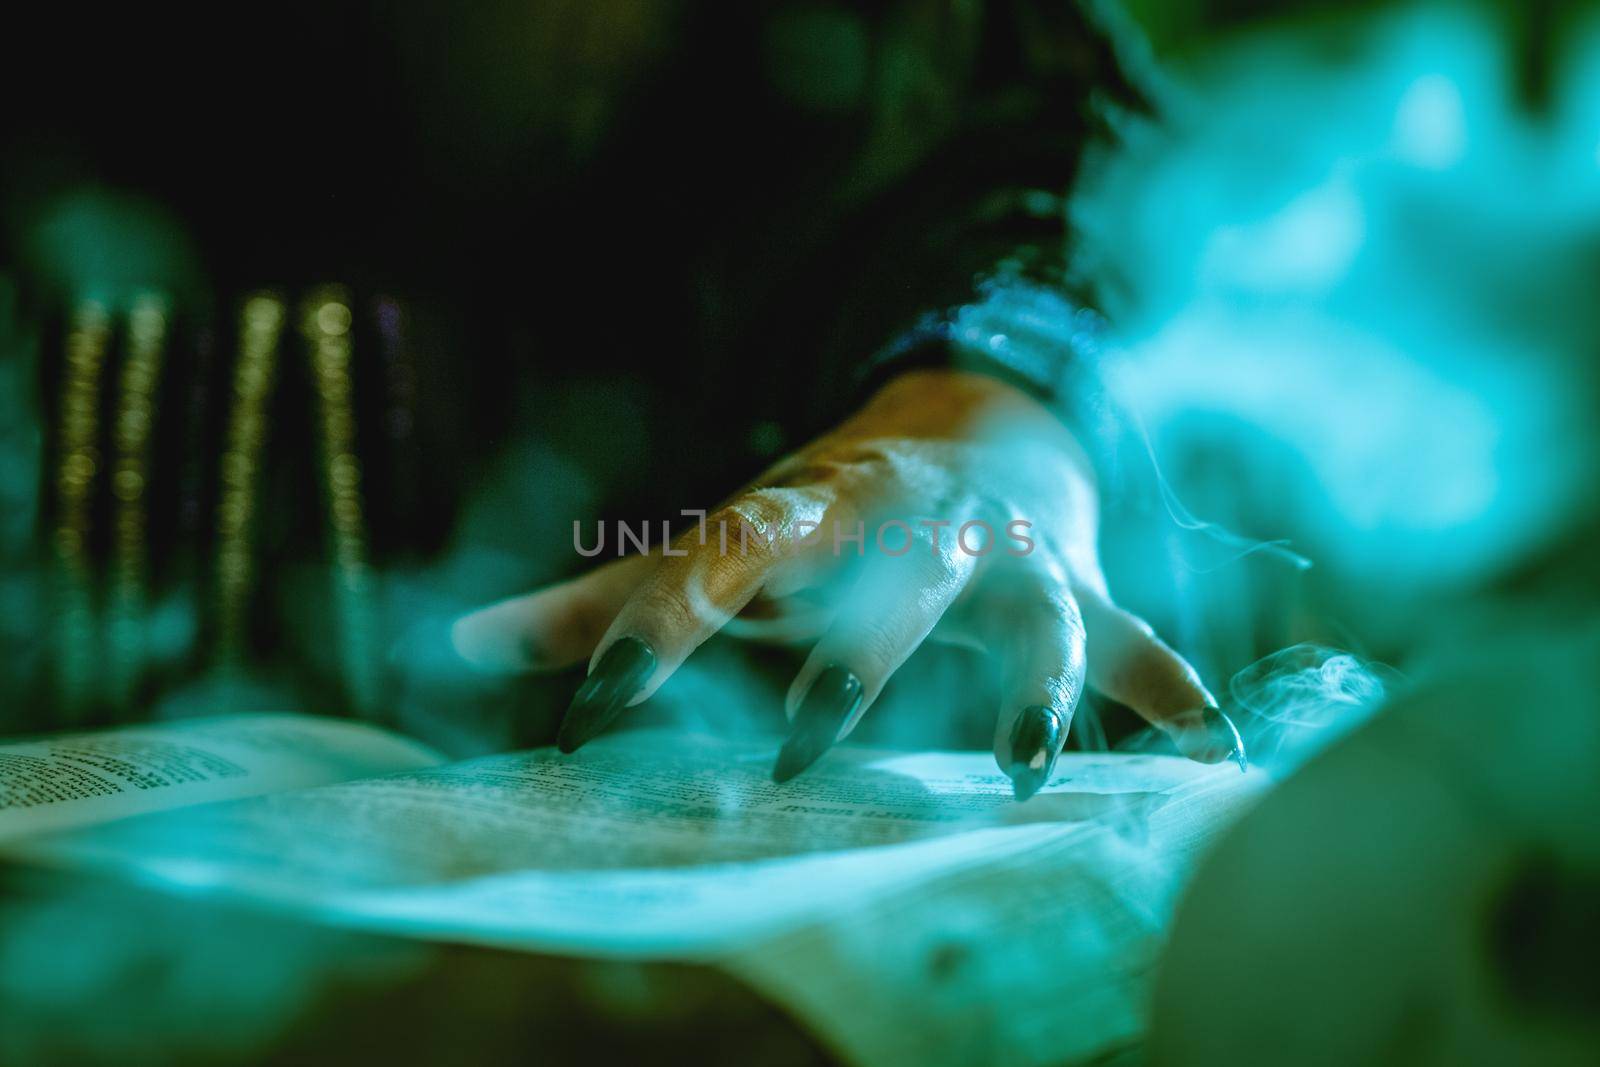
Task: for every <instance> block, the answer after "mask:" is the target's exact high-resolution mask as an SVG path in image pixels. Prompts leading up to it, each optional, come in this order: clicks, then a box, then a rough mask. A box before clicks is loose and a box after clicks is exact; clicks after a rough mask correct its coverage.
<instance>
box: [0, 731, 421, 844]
mask: <svg viewBox="0 0 1600 1067" xmlns="http://www.w3.org/2000/svg"><path fill="white" fill-rule="evenodd" d="M440 762H443V760H442V758H441V757H440V756H439V755H438V754H437V753H435V752H432V751H430V750H428V749H427V748H426V746H423V745H421V744H418V743H417V742H414V741H410V740H408V739H406V738H403V737H400V736H398V735H395V734H391V733H388V732H386V731H384V730H380V729H378V728H376V727H373V726H369V725H366V724H364V723H358V722H351V721H349V720H344V719H328V718H319V717H315V716H308V715H289V714H283V715H238V716H227V717H220V718H207V719H184V720H179V721H175V722H166V723H151V724H142V725H139V726H127V727H122V728H119V729H112V730H98V731H93V732H85V733H75V734H54V735H49V736H44V737H35V738H30V739H27V740H23V741H13V742H10V743H8V744H0V840H4V839H7V838H12V837H17V836H21V835H26V834H36V833H44V832H47V831H51V830H62V829H67V828H71V827H78V826H86V825H90V824H93V823H98V822H103V821H106V820H110V819H120V818H124V817H126V816H130V815H140V814H144V813H147V812H153V811H163V810H166V809H169V808H175V807H182V806H186V805H190V804H201V803H206V802H208V801H213V800H228V799H233V798H236V797H246V796H253V795H256V794H259V793H267V792H272V791H274V790H279V789H296V788H299V787H301V786H310V785H321V784H323V783H326V782H336V781H340V780H342V779H346V778H359V777H363V776H366V775H371V774H381V773H384V772H387V771H395V770H404V769H408V768H413V767H424V766H428V765H430V764H435V763H440Z"/></svg>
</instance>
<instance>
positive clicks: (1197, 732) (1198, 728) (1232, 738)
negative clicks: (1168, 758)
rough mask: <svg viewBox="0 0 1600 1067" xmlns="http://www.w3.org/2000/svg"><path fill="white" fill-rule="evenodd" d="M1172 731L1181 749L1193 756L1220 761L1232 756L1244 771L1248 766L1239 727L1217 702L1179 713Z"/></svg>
mask: <svg viewBox="0 0 1600 1067" xmlns="http://www.w3.org/2000/svg"><path fill="white" fill-rule="evenodd" d="M1169 732H1170V733H1171V734H1172V740H1173V743H1174V744H1176V745H1177V746H1178V751H1179V752H1182V753H1183V754H1184V755H1185V756H1187V757H1189V758H1190V759H1192V760H1196V761H1197V762H1200V763H1221V762H1222V761H1223V760H1226V759H1231V760H1233V761H1234V762H1236V763H1238V764H1239V773H1241V774H1243V773H1244V771H1245V770H1246V768H1248V767H1249V762H1248V761H1247V760H1246V758H1245V752H1244V738H1243V737H1241V736H1240V735H1239V728H1238V727H1237V726H1235V725H1234V724H1233V720H1232V719H1230V718H1228V716H1227V715H1226V714H1224V713H1223V711H1222V709H1221V708H1218V707H1217V706H1216V705H1214V704H1212V705H1207V706H1206V707H1204V708H1200V709H1198V710H1196V711H1191V712H1189V713H1188V714H1186V715H1180V716H1177V717H1176V718H1174V719H1173V720H1172V725H1171V727H1170V728H1169Z"/></svg>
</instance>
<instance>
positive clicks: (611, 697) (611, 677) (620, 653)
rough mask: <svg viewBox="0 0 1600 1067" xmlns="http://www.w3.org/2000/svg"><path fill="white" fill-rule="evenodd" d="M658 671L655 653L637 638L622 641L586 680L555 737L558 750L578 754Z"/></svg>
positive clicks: (621, 639) (608, 652)
mask: <svg viewBox="0 0 1600 1067" xmlns="http://www.w3.org/2000/svg"><path fill="white" fill-rule="evenodd" d="M655 669H656V653H655V650H654V649H652V648H651V647H650V646H649V645H647V644H645V643H644V642H643V641H641V640H639V639H638V638H637V637H624V638H620V639H619V640H618V641H617V642H616V643H615V644H613V645H612V646H611V647H610V648H608V649H606V654H605V655H603V656H601V657H600V662H599V663H596V664H595V665H594V670H592V671H590V672H589V677H587V678H585V679H584V680H583V684H582V685H580V686H579V687H578V691H577V693H575V694H574V695H573V697H572V704H571V706H570V707H568V708H567V717H566V718H565V719H563V720H562V722H561V732H560V733H559V734H557V735H556V747H557V748H559V749H561V751H563V752H576V751H577V750H578V748H579V746H581V745H585V744H587V743H589V742H590V741H593V740H594V739H595V738H596V737H598V736H599V735H600V733H601V732H602V731H604V730H605V728H606V727H607V726H610V725H611V723H612V721H613V720H614V719H616V717H617V715H618V714H620V713H621V711H622V709H623V708H625V707H627V706H628V701H630V700H632V699H633V698H634V697H635V696H637V695H638V693H639V690H640V689H641V688H642V687H643V686H644V683H645V681H646V679H648V678H649V677H650V674H651V672H653V671H654V670H655Z"/></svg>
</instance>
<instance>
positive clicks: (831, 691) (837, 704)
mask: <svg viewBox="0 0 1600 1067" xmlns="http://www.w3.org/2000/svg"><path fill="white" fill-rule="evenodd" d="M860 706H861V679H860V678H857V677H856V676H855V675H854V674H851V673H850V672H849V671H847V670H845V669H844V668H843V667H829V668H827V669H826V670H824V671H823V672H822V673H821V674H819V675H817V677H816V679H815V680H813V681H812V683H811V688H810V689H808V690H806V696H805V699H804V700H802V701H801V702H800V710H798V711H796V712H795V715H794V726H793V727H792V728H791V729H790V730H789V739H788V740H787V741H785V742H784V743H783V748H781V749H780V750H779V751H778V762H777V763H776V764H774V765H773V768H772V780H773V781H775V782H787V781H788V780H789V779H791V778H793V777H794V776H795V775H797V774H799V773H800V772H801V771H803V770H805V769H806V768H807V767H809V766H811V765H812V764H813V763H815V762H817V760H818V759H819V758H821V756H822V754H823V753H824V752H826V751H828V749H829V748H831V747H833V742H834V741H835V740H837V739H838V737H839V731H840V730H842V729H843V728H844V724H845V723H846V722H848V721H849V719H850V716H851V715H853V714H855V710H856V708H858V707H860Z"/></svg>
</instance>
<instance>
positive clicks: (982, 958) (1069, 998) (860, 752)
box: [32, 731, 1264, 1064]
mask: <svg viewBox="0 0 1600 1067" xmlns="http://www.w3.org/2000/svg"><path fill="white" fill-rule="evenodd" d="M775 747H776V744H775V743H773V744H759V743H751V742H744V741H731V740H721V739H716V738H709V737H697V736H694V735H687V734H683V733H679V732H674V731H639V732H635V733H629V734H622V735H619V736H615V737H608V738H603V739H601V740H600V741H597V742H595V743H593V744H591V745H590V746H587V747H585V748H584V749H583V750H582V751H580V752H579V753H577V754H575V755H572V756H562V755H559V754H557V753H556V752H555V751H554V750H552V749H544V750H539V751H535V752H524V753H514V754H508V755H502V756H492V757H487V758H484V759H479V760H473V761H470V762H466V763H460V764H453V765H448V766H441V767H433V768H425V769H420V770H415V771H409V772H406V773H401V774H394V775H389V776H386V777H382V778H373V779H365V780H360V781H350V782H343V783H339V784H334V785H329V786H324V787H320V788H316V789H307V790H301V791H297V792H292V793H276V794H273V795H270V796H262V797H257V798H254V799H248V800H242V801H238V802H235V803H229V804H218V805H208V806H206V807H203V808H197V809H189V810H187V811H181V812H173V813H169V814H166V815H158V816H152V817H148V818H142V819H134V820H128V821H125V822H121V823H117V824H114V825H111V826H106V827H100V828H94V829H91V830H88V831H84V832H79V833H75V834H69V835H58V836H56V837H54V838H47V839H43V840H39V841H35V842H33V843H32V845H33V848H34V851H33V854H34V855H35V856H38V857H41V858H44V859H48V860H52V861H54V862H63V863H74V864H84V863H91V864H97V865H102V866H109V867H111V868H114V869H119V870H125V871H131V872H133V873H134V874H136V875H137V876H139V877H141V878H144V879H146V880H149V881H153V882H157V883H161V884H168V885H176V886H181V887H183V888H184V889H185V890H186V891H190V892H193V891H195V890H196V889H204V890H210V891H217V892H223V893H228V894H234V895H242V896H245V897H249V898H254V899H260V900H266V901H271V902H272V903H274V904H275V905H277V906H288V907H291V908H294V909H299V910H303V911H305V912H306V913H308V914H311V915H314V916H317V917H319V918H322V919H326V920H329V921H333V922H337V923H340V924H344V925H351V926H357V927H361V928H366V929H371V930H378V931H384V932H389V933H396V934H402V935H407V936H416V937H429V938H441V939H450V940H458V941H472V942H480V943H485V944H492V945H498V946H504V947H512V948H521V949H529V950H537V951H544V952H553V953H562V954H575V955H588V956H614V957H624V958H637V959H682V960H699V961H705V962H710V963H714V964H716V965H719V966H722V967H725V968H728V969H729V970H732V971H733V972H734V973H736V974H738V975H740V976H741V977H742V978H744V979H745V980H746V981H748V982H749V983H751V984H752V985H754V986H756V987H757V988H758V989H760V990H762V991H763V992H764V993H766V994H767V995H768V996H770V997H771V998H772V999H773V1000H775V1001H776V1002H778V1003H780V1004H782V1005H784V1006H785V1007H786V1008H787V1009H788V1010H789V1011H790V1012H792V1013H793V1014H795V1015H796V1016H797V1017H799V1018H801V1019H803V1020H805V1021H807V1022H808V1023H809V1024H810V1025H811V1026H812V1027H813V1028H814V1029H815V1030H816V1031H817V1032H818V1033H819V1034H820V1035H821V1036H822V1037H823V1038H824V1039H825V1040H826V1041H828V1042H829V1043H830V1044H831V1045H833V1047H834V1048H835V1049H836V1050H837V1051H838V1052H839V1053H840V1054H841V1055H842V1056H844V1058H846V1059H847V1060H851V1061H854V1062H860V1063H879V1062H882V1063H902V1062H918V1063H923V1064H941V1063H952V1064H954V1063H964V1062H984V1061H989V1060H996V1059H999V1058H1002V1056H1001V1053H1002V1052H1003V1053H1005V1055H1004V1057H1003V1058H1005V1059H1006V1060H1007V1062H1015V1063H1022V1064H1046V1063H1061V1062H1068V1061H1069V1060H1071V1059H1074V1058H1081V1057H1083V1056H1087V1055H1096V1054H1100V1053H1102V1052H1105V1051H1107V1050H1114V1049H1116V1048H1117V1047H1119V1045H1120V1044H1122V1043H1126V1042H1131V1041H1133V1040H1135V1039H1136V1038H1137V1035H1138V1034H1139V1033H1141V1032H1142V1026H1143V1014H1142V1013H1143V1004H1144V999H1145V991H1146V986H1147V981H1148V973H1149V968H1150V966H1151V963H1152V961H1153V959H1154V955H1155V952H1156V950H1157V948H1158V947H1159V945H1160V943H1161V940H1162V937H1163V933H1164V929H1165V924H1166V921H1167V916H1168V914H1169V911H1170V907H1171V904H1172V898H1173V896H1174V895H1175V893H1176V891H1177V888H1178V887H1179V886H1180V885H1181V879H1182V874H1183V872H1184V871H1185V870H1186V867H1187V863H1188V858H1189V856H1190V855H1191V854H1192V853H1193V851H1194V850H1195V848H1197V847H1198V845H1199V844H1200V843H1201V842H1203V841H1204V840H1206V839H1207V838H1208V837H1209V836H1210V835H1211V834H1213V833H1215V832H1216V831H1217V830H1218V829H1220V828H1221V827H1222V826H1224V825H1226V823H1227V821H1228V820H1229V819H1230V818H1231V817H1232V815H1233V814H1234V813H1236V812H1237V811H1239V810H1241V809H1242V807H1243V806H1244V804H1246V803H1247V802H1248V801H1249V799H1250V798H1251V797H1253V796H1254V795H1255V794H1256V793H1257V792H1258V791H1259V789H1258V787H1259V786H1260V785H1261V784H1263V783H1264V778H1263V777H1262V776H1261V775H1260V774H1258V773H1253V774H1251V775H1248V776H1246V775H1241V774H1240V773H1239V772H1238V770H1237V768H1235V767H1233V766H1232V765H1231V764H1230V765H1225V766H1219V767H1204V766H1200V765H1197V764H1193V763H1190V762H1188V761H1185V760H1181V759H1176V758H1171V757H1163V756H1152V755H1124V754H1109V753H1108V754H1093V755H1090V754H1067V755H1065V756H1063V757H1062V759H1061V760H1060V762H1059V763H1058V764H1057V768H1056V773H1055V775H1054V777H1053V778H1052V780H1051V782H1050V783H1049V784H1048V785H1047V786H1046V787H1045V789H1044V790H1042V791H1041V792H1040V794H1039V795H1037V796H1036V797H1034V798H1033V799H1032V800H1030V801H1029V802H1027V803H1026V804H1017V803H1015V802H1014V801H1013V800H1012V798H1011V784H1010V781H1009V780H1008V779H1007V778H1006V777H1005V776H1004V775H1002V774H1001V773H1000V772H999V770H998V769H997V768H996V767H995V766H994V761H993V757H992V756H990V755H989V754H988V753H977V752H972V753H922V754H911V753H901V752H890V751H883V750H872V749H865V748H855V747H852V746H848V745H846V746H841V747H840V748H839V749H836V750H835V751H834V752H831V753H830V754H829V755H828V757H827V758H826V759H825V760H823V761H822V762H821V763H819V764H818V765H817V766H816V767H813V768H812V769H811V770H809V771H808V772H807V773H806V774H805V775H802V776H801V777H799V778H797V779H795V780H794V781H792V782H789V783H787V784H785V785H782V786H779V785H776V784H774V783H773V782H772V781H771V778H770V768H771V761H772V757H773V752H774V749H775ZM997 995H1000V996H1001V999H1000V1000H996V996H997ZM873 1005H881V1006H882V1008H883V1009H884V1010H878V1009H876V1008H874V1007H873ZM907 1020H914V1021H916V1022H917V1023H919V1024H923V1025H914V1026H909V1027H908V1026H907V1025H906V1022H907Z"/></svg>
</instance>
